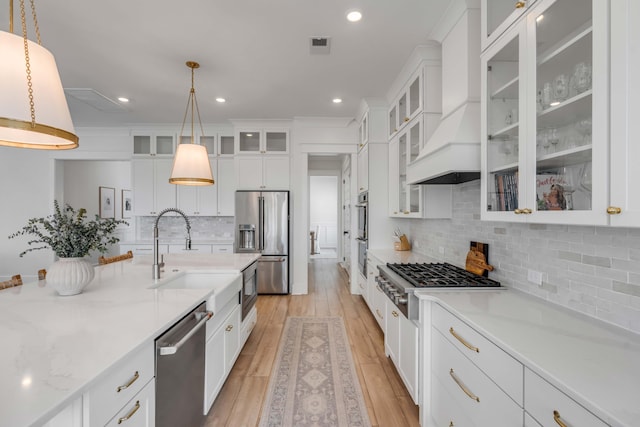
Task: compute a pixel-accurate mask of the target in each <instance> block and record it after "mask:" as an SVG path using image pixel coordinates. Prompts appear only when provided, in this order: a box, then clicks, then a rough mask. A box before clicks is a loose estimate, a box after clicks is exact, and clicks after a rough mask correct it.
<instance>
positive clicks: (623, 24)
mask: <svg viewBox="0 0 640 427" xmlns="http://www.w3.org/2000/svg"><path fill="white" fill-rule="evenodd" d="M639 16H640V2H638V1H637V0H616V1H612V2H611V22H612V23H613V25H612V26H611V190H610V192H611V197H610V204H609V207H608V208H607V212H608V213H609V214H610V215H609V219H610V224H611V225H613V226H619V227H638V226H640V191H638V188H637V185H638V183H639V182H640V168H638V166H637V163H638V161H639V160H640V144H639V143H638V139H639V137H640V119H639V118H640V79H639V78H638V70H640V50H639V49H638V40H640V26H639V25H638V22H637V21H638V17H639Z"/></svg>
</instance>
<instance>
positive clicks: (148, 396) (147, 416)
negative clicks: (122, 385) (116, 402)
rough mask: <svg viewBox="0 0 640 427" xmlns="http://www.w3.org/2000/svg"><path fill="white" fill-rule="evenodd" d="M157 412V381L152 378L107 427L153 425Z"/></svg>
mask: <svg viewBox="0 0 640 427" xmlns="http://www.w3.org/2000/svg"><path fill="white" fill-rule="evenodd" d="M155 414H156V381H155V380H153V379H152V380H151V381H149V383H148V384H147V385H146V386H144V388H143V389H142V390H141V391H140V392H139V393H138V394H137V395H136V396H134V397H133V399H131V400H130V401H129V402H127V404H126V405H124V407H123V408H122V409H121V410H120V411H118V413H117V414H116V416H115V417H113V418H112V419H111V421H109V423H108V424H107V425H106V426H105V427H153V426H155ZM91 425H92V426H93V424H91Z"/></svg>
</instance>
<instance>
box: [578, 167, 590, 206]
mask: <svg viewBox="0 0 640 427" xmlns="http://www.w3.org/2000/svg"><path fill="white" fill-rule="evenodd" d="M591 166H592V165H591V162H586V163H585V164H584V165H583V166H582V169H581V170H580V183H579V186H580V190H582V191H583V192H584V194H585V196H586V197H587V201H588V203H589V209H591V189H592V185H591Z"/></svg>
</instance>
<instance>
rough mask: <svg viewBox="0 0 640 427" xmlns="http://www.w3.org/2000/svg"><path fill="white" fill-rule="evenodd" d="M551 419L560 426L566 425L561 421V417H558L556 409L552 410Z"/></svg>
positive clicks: (565, 426) (558, 413)
mask: <svg viewBox="0 0 640 427" xmlns="http://www.w3.org/2000/svg"><path fill="white" fill-rule="evenodd" d="M553 421H555V422H556V423H558V425H559V426H560V427H567V425H566V424H565V423H564V422H563V421H562V418H560V412H558V411H553Z"/></svg>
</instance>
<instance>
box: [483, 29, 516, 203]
mask: <svg viewBox="0 0 640 427" xmlns="http://www.w3.org/2000/svg"><path fill="white" fill-rule="evenodd" d="M520 41H521V34H520V33H516V34H515V35H514V37H513V38H511V39H505V40H504V41H503V42H502V43H501V44H498V45H495V46H494V48H495V49H494V50H495V51H496V52H495V53H494V54H492V55H491V56H490V57H489V59H488V61H487V64H486V67H485V68H486V92H487V95H486V130H487V136H486V160H485V161H486V171H487V173H486V174H485V176H484V179H485V180H486V183H485V184H486V200H487V205H486V209H487V211H499V212H504V211H514V210H516V209H518V206H519V197H520V194H519V191H518V190H519V188H521V186H520V185H519V179H520V163H519V153H520V106H521V102H520V88H521V86H522V80H521V78H520V65H521V64H520Z"/></svg>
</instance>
